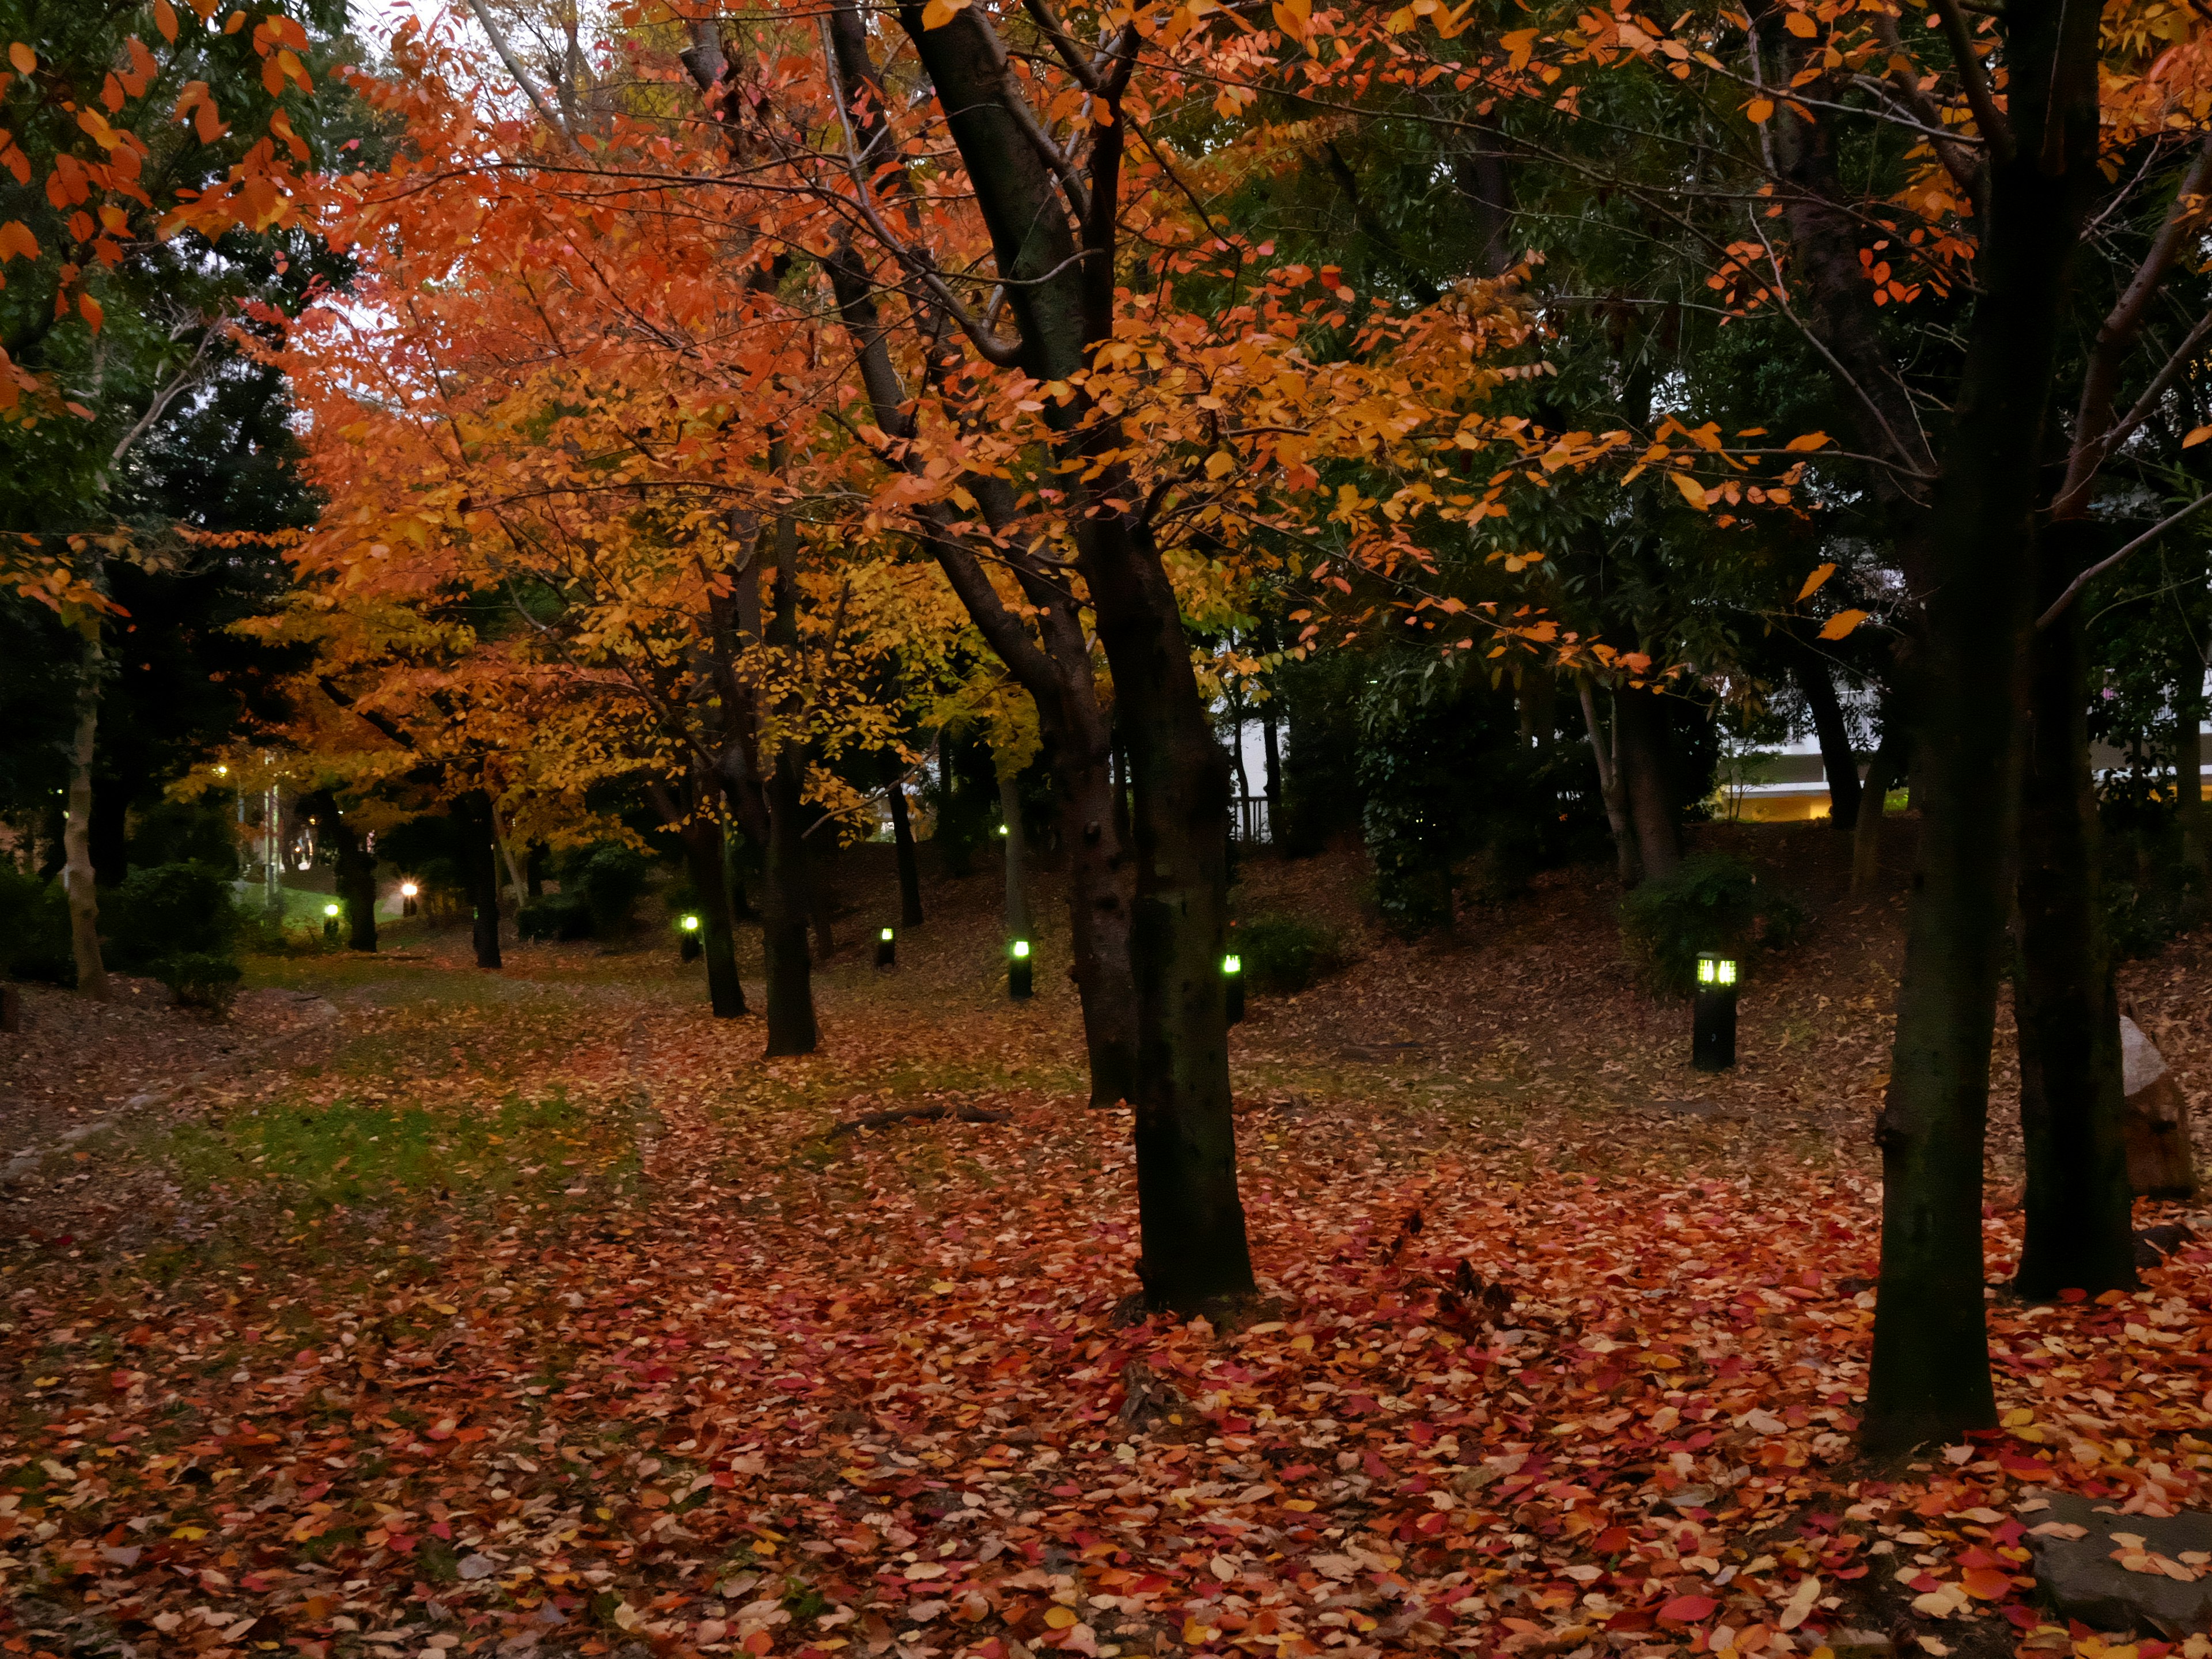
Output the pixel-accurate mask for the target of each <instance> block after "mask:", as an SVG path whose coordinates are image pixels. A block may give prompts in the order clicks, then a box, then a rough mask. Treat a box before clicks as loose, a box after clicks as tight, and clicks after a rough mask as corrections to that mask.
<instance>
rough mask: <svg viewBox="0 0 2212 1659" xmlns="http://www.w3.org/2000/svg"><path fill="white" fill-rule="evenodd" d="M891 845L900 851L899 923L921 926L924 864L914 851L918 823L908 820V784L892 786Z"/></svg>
mask: <svg viewBox="0 0 2212 1659" xmlns="http://www.w3.org/2000/svg"><path fill="white" fill-rule="evenodd" d="M890 808H891V845H892V847H893V848H895V849H896V852H897V854H898V884H899V926H900V927H921V863H920V861H919V860H916V859H915V853H914V825H913V824H912V823H909V822H908V818H907V810H906V784H905V781H903V780H901V781H898V782H896V783H894V784H893V785H892V786H891V796H890Z"/></svg>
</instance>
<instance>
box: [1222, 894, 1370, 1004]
mask: <svg viewBox="0 0 2212 1659" xmlns="http://www.w3.org/2000/svg"><path fill="white" fill-rule="evenodd" d="M1231 948H1232V949H1234V950H1235V951H1236V952H1237V956H1238V957H1240V958H1242V960H1243V964H1244V983H1245V984H1246V985H1247V986H1249V987H1250V988H1252V989H1253V990H1255V991H1303V990H1304V989H1305V988H1306V987H1308V986H1309V985H1311V984H1312V983H1313V982H1314V981H1316V980H1317V979H1320V978H1322V976H1323V975H1328V974H1332V973H1334V972H1335V971H1336V970H1337V969H1339V968H1341V967H1342V966H1343V965H1344V946H1343V942H1342V941H1341V940H1340V939H1338V937H1337V935H1336V933H1335V931H1334V929H1333V928H1328V927H1322V926H1321V925H1320V924H1319V923H1317V922H1311V921H1301V920H1300V919H1299V918H1298V917H1297V916H1285V915H1277V914H1274V913H1272V912H1271V913H1269V914H1267V915H1257V916H1255V917H1253V918H1252V919H1251V920H1250V921H1245V922H1240V923H1238V924H1237V931H1236V932H1235V933H1233V934H1231Z"/></svg>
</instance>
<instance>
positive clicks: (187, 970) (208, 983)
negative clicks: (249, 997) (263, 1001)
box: [154, 951, 242, 1014]
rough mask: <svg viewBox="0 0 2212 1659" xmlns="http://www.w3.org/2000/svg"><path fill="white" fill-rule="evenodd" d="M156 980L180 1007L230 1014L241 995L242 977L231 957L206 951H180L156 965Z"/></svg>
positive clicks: (162, 959) (163, 958)
mask: <svg viewBox="0 0 2212 1659" xmlns="http://www.w3.org/2000/svg"><path fill="white" fill-rule="evenodd" d="M154 977H155V978H156V979H158V980H160V981H161V983H162V984H164V985H166V986H167V987H169V992H170V994H172V995H173V996H174V997H175V998H176V1000H177V1002H178V1004H179V1006H182V1007H185V1008H204V1009H206V1010H207V1011H208V1012H210V1013H216V1014H224V1013H228V1012H230V1004H231V1000H232V999H233V998H234V997H235V996H237V994H238V981H239V980H240V978H241V977H242V975H240V970H239V966H238V964H237V963H235V962H233V961H232V960H231V959H230V958H229V957H219V956H214V955H210V953H209V952H207V951H179V952H178V953H177V954H176V955H174V956H167V957H162V958H161V960H160V961H159V962H158V963H155V965H154Z"/></svg>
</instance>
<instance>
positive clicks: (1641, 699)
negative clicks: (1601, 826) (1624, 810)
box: [1613, 688, 1682, 880]
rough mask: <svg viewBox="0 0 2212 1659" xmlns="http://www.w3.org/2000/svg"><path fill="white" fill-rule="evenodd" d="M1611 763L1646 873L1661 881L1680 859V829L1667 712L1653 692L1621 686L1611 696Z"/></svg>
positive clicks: (1677, 865)
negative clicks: (1670, 769)
mask: <svg viewBox="0 0 2212 1659" xmlns="http://www.w3.org/2000/svg"><path fill="white" fill-rule="evenodd" d="M1665 720H1666V715H1665V711H1664V710H1662V708H1660V707H1659V698H1658V696H1657V694H1656V693H1655V692H1650V691H1638V690H1629V689H1626V688H1623V689H1622V690H1619V691H1617V692H1615V693H1614V694H1613V764H1614V765H1615V766H1617V767H1619V768H1620V779H1621V787H1622V793H1624V794H1625V795H1626V797H1627V805H1628V816H1629V817H1630V819H1631V820H1632V822H1633V823H1634V824H1635V826H1636V850H1637V854H1638V857H1639V858H1640V859H1641V860H1642V861H1643V866H1644V875H1645V876H1646V877H1647V878H1650V879H1653V880H1664V879H1665V878H1667V877H1668V876H1671V875H1673V874H1674V872H1675V870H1676V869H1677V868H1679V867H1680V865H1681V862H1682V829H1681V825H1680V823H1679V822H1678V820H1677V818H1676V816H1675V809H1674V789H1673V787H1671V785H1670V784H1669V782H1668V776H1667V770H1668V769H1667V751H1668V742H1667V730H1666V726H1665Z"/></svg>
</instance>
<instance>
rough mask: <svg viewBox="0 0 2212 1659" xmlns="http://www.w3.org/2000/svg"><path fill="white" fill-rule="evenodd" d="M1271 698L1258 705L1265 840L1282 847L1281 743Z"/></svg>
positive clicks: (1279, 848) (1273, 703) (1279, 847)
mask: <svg viewBox="0 0 2212 1659" xmlns="http://www.w3.org/2000/svg"><path fill="white" fill-rule="evenodd" d="M1279 724H1280V722H1279V721H1278V720H1277V719H1276V717H1275V700H1274V699H1273V697H1270V698H1268V699H1267V702H1263V703H1261V705H1260V752H1261V754H1262V755H1263V756H1265V757H1266V758H1267V839H1268V840H1269V841H1270V842H1273V843H1274V845H1275V848H1276V850H1277V851H1278V852H1279V851H1281V849H1282V847H1283V743H1282V738H1281V736H1280V734H1279V730H1278V727H1279Z"/></svg>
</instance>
